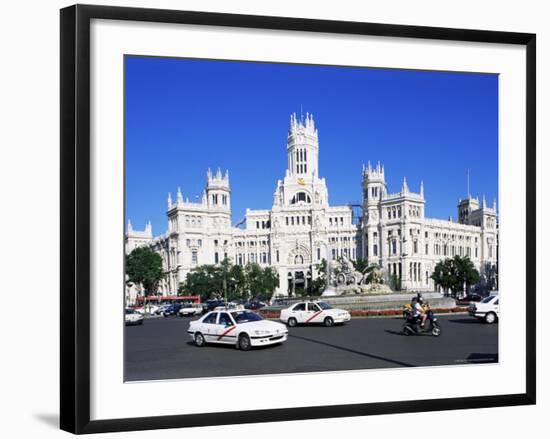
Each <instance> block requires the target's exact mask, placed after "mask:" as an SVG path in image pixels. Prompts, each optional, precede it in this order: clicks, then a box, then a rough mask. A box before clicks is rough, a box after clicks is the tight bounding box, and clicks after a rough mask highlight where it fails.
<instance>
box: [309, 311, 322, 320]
mask: <svg viewBox="0 0 550 439" xmlns="http://www.w3.org/2000/svg"><path fill="white" fill-rule="evenodd" d="M322 312H323V311H317V312H316V313H315V314H313V315H312V316H311V317H310V318H309V319H307V320H306V323H307V322H309V321H310V320H313V319H314V318H315V317H317V316H318V315H319V314H321V313H322Z"/></svg>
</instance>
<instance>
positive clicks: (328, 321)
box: [323, 317, 334, 328]
mask: <svg viewBox="0 0 550 439" xmlns="http://www.w3.org/2000/svg"><path fill="white" fill-rule="evenodd" d="M323 323H324V324H325V326H326V327H327V328H328V327H329V326H334V320H333V319H332V317H326V318H325V320H324V321H323Z"/></svg>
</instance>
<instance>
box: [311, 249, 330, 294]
mask: <svg viewBox="0 0 550 439" xmlns="http://www.w3.org/2000/svg"><path fill="white" fill-rule="evenodd" d="M315 270H316V271H317V277H316V278H315V279H313V280H312V281H311V284H310V294H311V295H312V296H320V295H321V294H322V293H323V291H325V290H326V288H327V261H326V259H324V258H323V259H322V260H321V262H320V263H318V264H317V265H316V266H315Z"/></svg>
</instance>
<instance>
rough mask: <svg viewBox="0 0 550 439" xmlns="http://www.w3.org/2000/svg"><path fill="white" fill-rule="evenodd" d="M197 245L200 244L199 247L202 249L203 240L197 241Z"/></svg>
mask: <svg viewBox="0 0 550 439" xmlns="http://www.w3.org/2000/svg"><path fill="white" fill-rule="evenodd" d="M197 244H198V246H199V247H201V246H202V239H199V240H198V241H197Z"/></svg>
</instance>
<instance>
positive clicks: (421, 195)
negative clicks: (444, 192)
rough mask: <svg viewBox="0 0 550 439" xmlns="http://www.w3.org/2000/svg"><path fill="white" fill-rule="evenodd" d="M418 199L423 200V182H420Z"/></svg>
mask: <svg viewBox="0 0 550 439" xmlns="http://www.w3.org/2000/svg"><path fill="white" fill-rule="evenodd" d="M420 197H421V198H424V181H422V180H421V181H420Z"/></svg>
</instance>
